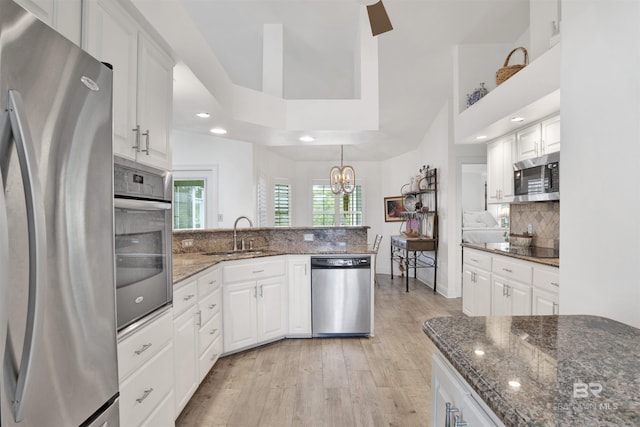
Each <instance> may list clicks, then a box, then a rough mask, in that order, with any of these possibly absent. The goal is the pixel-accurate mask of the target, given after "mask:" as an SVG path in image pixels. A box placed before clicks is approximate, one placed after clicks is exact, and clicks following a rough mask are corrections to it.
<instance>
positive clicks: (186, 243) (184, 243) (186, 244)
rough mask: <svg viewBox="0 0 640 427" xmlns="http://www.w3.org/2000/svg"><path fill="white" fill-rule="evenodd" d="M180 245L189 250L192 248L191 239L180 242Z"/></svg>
mask: <svg viewBox="0 0 640 427" xmlns="http://www.w3.org/2000/svg"><path fill="white" fill-rule="evenodd" d="M180 245H181V246H182V247H183V248H191V247H193V239H184V240H182V241H181V242H180Z"/></svg>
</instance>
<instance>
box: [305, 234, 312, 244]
mask: <svg viewBox="0 0 640 427" xmlns="http://www.w3.org/2000/svg"><path fill="white" fill-rule="evenodd" d="M304 241H305V242H313V234H312V233H309V234H305V235H304Z"/></svg>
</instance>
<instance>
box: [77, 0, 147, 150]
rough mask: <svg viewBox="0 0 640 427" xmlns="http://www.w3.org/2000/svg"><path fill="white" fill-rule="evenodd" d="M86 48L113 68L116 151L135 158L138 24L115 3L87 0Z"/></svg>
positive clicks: (84, 10) (114, 143)
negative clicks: (134, 130) (134, 129)
mask: <svg viewBox="0 0 640 427" xmlns="http://www.w3.org/2000/svg"><path fill="white" fill-rule="evenodd" d="M83 4H84V9H83V13H84V25H83V37H82V45H83V48H84V49H85V50H86V51H87V52H89V53H90V54H92V55H93V56H95V57H96V58H99V59H100V60H101V61H103V62H108V63H109V64H111V65H112V66H113V152H114V154H118V155H120V156H122V157H125V158H127V159H130V160H135V159H136V150H135V148H133V147H134V145H135V141H136V135H135V134H134V132H133V128H134V127H135V126H136V81H137V75H138V59H137V57H138V30H137V25H136V22H135V21H134V20H133V19H132V18H131V17H130V16H129V15H128V14H127V13H126V11H124V10H123V9H122V8H121V7H120V6H118V4H117V3H116V2H113V1H103V0H85V1H84V3H83Z"/></svg>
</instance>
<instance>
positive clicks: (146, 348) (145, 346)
mask: <svg viewBox="0 0 640 427" xmlns="http://www.w3.org/2000/svg"><path fill="white" fill-rule="evenodd" d="M151 346H152V344H151V343H149V344H143V345H142V347H140V350H136V351H134V353H135V354H136V355H138V356H140V355H141V354H142V353H144V352H145V351H147V350H149V347H151Z"/></svg>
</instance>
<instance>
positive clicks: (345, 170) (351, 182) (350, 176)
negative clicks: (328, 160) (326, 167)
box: [329, 145, 356, 194]
mask: <svg viewBox="0 0 640 427" xmlns="http://www.w3.org/2000/svg"><path fill="white" fill-rule="evenodd" d="M343 151H344V147H343V146H342V145H341V146H340V166H334V167H332V168H331V172H329V176H330V178H329V179H330V182H331V191H332V192H333V194H340V193H347V194H349V193H353V190H354V189H355V188H356V171H355V170H353V167H351V166H344V165H343V164H342V162H343Z"/></svg>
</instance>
